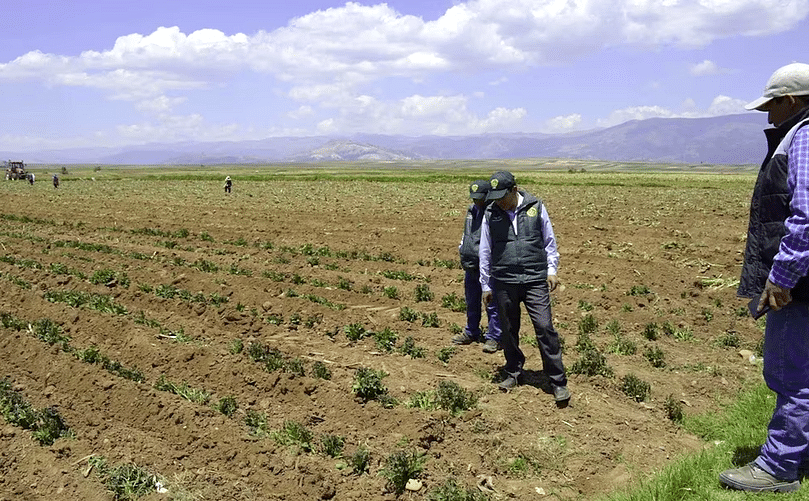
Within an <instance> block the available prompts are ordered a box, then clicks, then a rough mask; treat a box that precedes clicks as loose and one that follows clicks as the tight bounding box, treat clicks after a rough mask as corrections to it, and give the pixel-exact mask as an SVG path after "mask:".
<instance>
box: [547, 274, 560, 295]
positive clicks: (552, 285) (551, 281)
mask: <svg viewBox="0 0 809 501" xmlns="http://www.w3.org/2000/svg"><path fill="white" fill-rule="evenodd" d="M558 286H559V279H558V278H557V277H556V275H548V290H549V291H550V292H553V291H555V290H556V288H557V287H558Z"/></svg>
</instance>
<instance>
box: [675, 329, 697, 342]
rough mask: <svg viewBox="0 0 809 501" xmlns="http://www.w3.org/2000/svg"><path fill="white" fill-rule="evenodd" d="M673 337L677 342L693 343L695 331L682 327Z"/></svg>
mask: <svg viewBox="0 0 809 501" xmlns="http://www.w3.org/2000/svg"><path fill="white" fill-rule="evenodd" d="M673 337H674V339H676V340H677V341H693V340H694V331H692V330H691V329H690V328H689V327H682V328H679V329H677V330H675V331H674V334H673Z"/></svg>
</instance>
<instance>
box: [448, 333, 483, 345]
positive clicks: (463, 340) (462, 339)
mask: <svg viewBox="0 0 809 501" xmlns="http://www.w3.org/2000/svg"><path fill="white" fill-rule="evenodd" d="M477 342H478V340H477V339H476V338H473V337H471V336H469V334H467V333H466V332H461V333H460V334H458V335H457V336H453V337H452V344H472V343H477Z"/></svg>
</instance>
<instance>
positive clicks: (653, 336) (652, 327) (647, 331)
mask: <svg viewBox="0 0 809 501" xmlns="http://www.w3.org/2000/svg"><path fill="white" fill-rule="evenodd" d="M643 337H645V338H646V339H648V340H649V341H656V340H657V337H658V334H657V324H656V323H654V322H650V323H648V324H646V326H645V327H644V328H643Z"/></svg>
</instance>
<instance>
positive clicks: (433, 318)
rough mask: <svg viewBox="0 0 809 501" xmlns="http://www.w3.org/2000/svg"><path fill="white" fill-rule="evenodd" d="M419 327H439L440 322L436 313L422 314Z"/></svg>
mask: <svg viewBox="0 0 809 501" xmlns="http://www.w3.org/2000/svg"><path fill="white" fill-rule="evenodd" d="M421 325H422V326H424V327H440V326H441V321H440V320H439V319H438V313H436V312H432V313H422V314H421Z"/></svg>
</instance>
